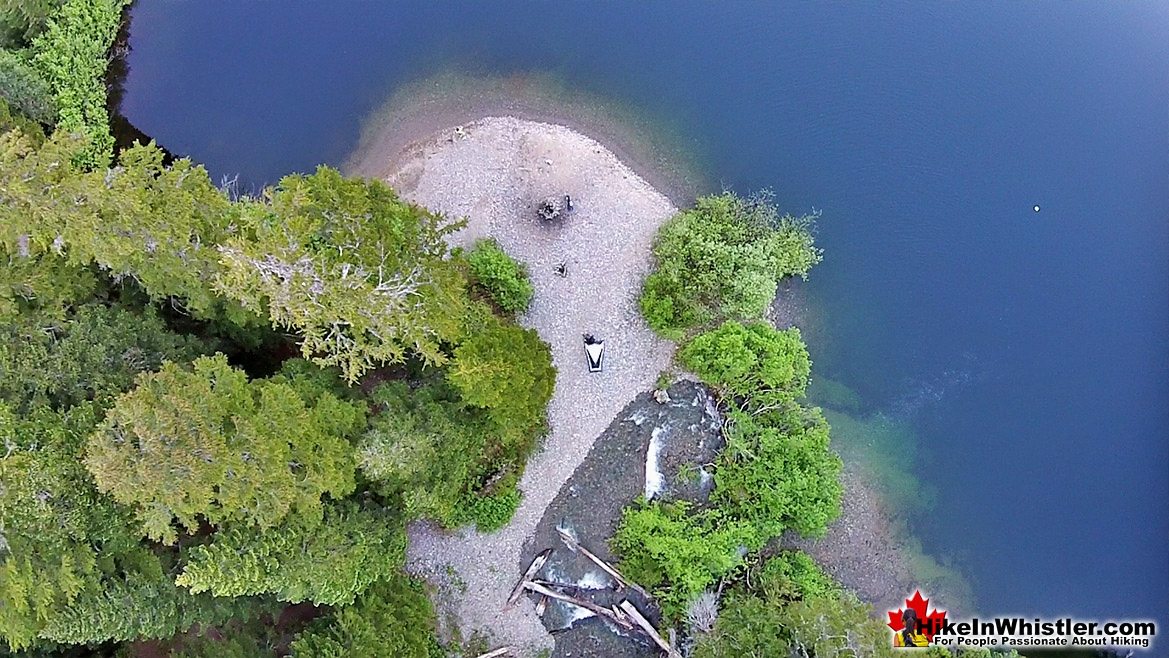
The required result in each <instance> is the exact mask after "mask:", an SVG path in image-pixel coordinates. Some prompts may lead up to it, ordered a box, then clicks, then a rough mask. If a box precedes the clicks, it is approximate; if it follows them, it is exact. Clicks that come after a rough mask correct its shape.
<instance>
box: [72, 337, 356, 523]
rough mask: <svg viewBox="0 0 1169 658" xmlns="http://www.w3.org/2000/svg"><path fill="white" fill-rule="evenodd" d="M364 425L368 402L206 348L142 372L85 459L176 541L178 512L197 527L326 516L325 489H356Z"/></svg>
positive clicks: (117, 494)
mask: <svg viewBox="0 0 1169 658" xmlns="http://www.w3.org/2000/svg"><path fill="white" fill-rule="evenodd" d="M363 426H364V409H362V408H361V407H360V406H359V405H355V404H354V403H350V402H344V401H342V400H339V399H337V398H336V397H334V396H332V395H331V394H322V395H319V396H317V398H316V400H315V403H313V404H312V405H311V406H310V405H307V404H306V403H305V401H304V399H302V398H301V396H300V395H299V393H298V392H297V390H296V389H295V388H294V387H293V386H292V385H290V384H289V383H286V382H283V381H265V380H256V381H252V382H249V381H248V379H247V375H245V374H244V373H243V371H241V370H238V369H235V368H232V367H231V366H230V365H229V364H228V363H227V359H226V358H224V357H223V356H222V355H217V356H215V357H202V358H199V359H197V360H196V361H195V363H194V368H193V370H191V371H187V370H184V369H183V368H182V367H180V366H178V365H176V364H173V363H168V364H166V365H164V366H163V368H162V369H161V370H160V371H159V372H157V373H149V374H145V375H142V376H141V377H140V378H139V380H138V387H137V388H135V389H134V390H133V391H131V392H129V393H126V394H124V395H122V396H120V397H119V398H118V399H117V400H116V401H115V403H114V406H113V407H112V408H111V409H110V411H109V412H108V414H107V415H106V418H105V420H104V421H103V422H102V424H101V425H100V427H99V428H98V430H97V431H96V432H94V434H93V435H92V436H91V437H90V439H89V441H88V444H87V450H86V457H85V464H86V467H87V468H88V469H89V471H90V472H91V473H93V476H94V478H95V480H96V481H97V485H98V487H99V488H100V489H101V490H102V491H105V492H108V493H110V494H112V495H113V497H114V498H115V499H116V500H117V501H118V502H121V503H122V504H124V505H129V506H132V507H133V508H134V509H135V510H136V511H137V513H138V517H139V519H140V520H141V521H142V524H143V531H144V533H145V534H146V536H148V537H150V538H151V539H155V540H158V541H162V542H164V543H168V544H173V543H174V542H175V540H176V538H177V532H176V529H175V527H174V525H173V524H174V523H175V522H177V523H178V524H179V525H180V526H181V527H182V528H184V529H185V530H186V531H187V532H194V531H195V530H196V529H197V528H198V526H199V523H200V520H201V519H205V520H206V521H208V522H210V523H213V524H218V523H222V522H225V521H236V522H243V523H245V524H252V525H255V526H258V527H260V528H270V527H272V526H274V525H276V524H277V523H279V522H280V521H281V520H282V519H283V518H284V517H285V516H286V515H287V514H288V513H289V512H292V511H295V512H296V513H297V514H298V515H308V516H310V517H317V518H319V516H320V507H321V496H323V495H325V494H329V495H331V496H333V497H334V498H341V497H344V496H346V495H348V494H350V493H352V491H353V489H354V486H355V483H354V479H353V477H354V465H353V457H352V448H351V447H350V445H349V443H348V442H347V440H346V437H347V436H349V435H351V434H353V433H355V432H357V431H359V430H360V429H361V428H362V427H363Z"/></svg>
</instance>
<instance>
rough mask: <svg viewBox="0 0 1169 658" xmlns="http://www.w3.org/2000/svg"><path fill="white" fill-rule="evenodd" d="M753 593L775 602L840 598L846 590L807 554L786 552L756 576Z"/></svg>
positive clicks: (766, 565)
mask: <svg viewBox="0 0 1169 658" xmlns="http://www.w3.org/2000/svg"><path fill="white" fill-rule="evenodd" d="M752 581H753V582H752V589H753V590H754V591H756V592H759V593H760V594H762V595H763V596H765V597H767V598H769V599H771V600H773V601H797V600H800V599H818V598H824V597H829V596H838V595H840V594H842V593H843V592H844V589H843V588H842V587H841V586H840V583H837V582H836V581H835V580H833V579H832V576H829V575H828V574H826V573H824V570H823V569H821V568H820V565H818V564H816V561H815V560H813V559H812V558H811V557H809V556H808V554H807V553H805V552H803V551H796V550H784V551H780V552H779V553H777V554H775V555H774V556H772V557H771V558H769V559H768V560H766V561H765V562H764V563H763V566H762V568H760V569H759V570H758V573H755V574H754V575H753V576H752Z"/></svg>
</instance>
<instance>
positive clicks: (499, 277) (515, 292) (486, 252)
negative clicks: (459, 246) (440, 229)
mask: <svg viewBox="0 0 1169 658" xmlns="http://www.w3.org/2000/svg"><path fill="white" fill-rule="evenodd" d="M467 264H468V266H469V267H470V269H471V277H472V279H473V281H474V283H475V284H476V285H477V286H479V287H480V288H481V289H482V290H483V292H485V293H487V296H488V297H490V298H491V300H492V301H493V302H495V304H496V305H497V306H498V307H499V308H500V309H502V310H503V311H504V312H506V313H509V314H513V315H514V314H516V313H523V312H524V311H526V310H527V308H528V304H529V303H531V301H532V294H533V293H534V290H533V289H532V282H531V280H530V279H529V278H528V269H527V267H525V266H524V265H523V263H520V262H518V261H516V260H515V259H514V258H512V257H511V256H508V255H507V252H505V251H504V250H503V248H502V247H500V246H499V243H498V242H496V241H495V240H494V239H487V240H480V241H479V242H476V243H475V246H474V247H473V248H472V249H471V251H470V252H469V253H468V254H467Z"/></svg>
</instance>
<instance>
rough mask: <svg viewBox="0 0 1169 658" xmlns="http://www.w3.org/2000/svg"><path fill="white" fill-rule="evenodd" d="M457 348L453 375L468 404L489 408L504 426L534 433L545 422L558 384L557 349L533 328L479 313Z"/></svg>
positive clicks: (503, 428)
mask: <svg viewBox="0 0 1169 658" xmlns="http://www.w3.org/2000/svg"><path fill="white" fill-rule="evenodd" d="M468 330H469V331H471V333H470V335H469V336H467V337H466V338H464V339H463V341H462V343H460V344H459V346H458V347H456V348H455V354H454V359H453V361H452V363H451V365H450V370H449V374H448V377H449V378H450V382H451V383H452V384H454V386H455V388H457V389H458V390H459V394H460V395H461V396H462V398H463V400H464V401H466V402H467V403H468V404H471V405H474V406H476V407H480V408H482V409H486V410H487V414H488V415H489V416H490V417H491V418H492V420H494V421H495V422H496V424H497V425H498V426H499V428H500V430H501V431H503V432H505V433H514V434H517V435H520V436H533V437H534V436H535V435H537V434H539V433H541V432H542V431H543V430H544V428H545V426H546V422H547V421H546V411H547V408H548V400H549V399H551V398H552V389H553V387H554V386H555V384H556V368H555V367H553V366H552V351H551V350H550V349H549V347H548V344H547V343H545V342H544V341H542V340H540V335H539V334H537V333H536V331H535V330H533V329H524V328H523V327H520V326H519V325H516V324H513V323H510V322H504V321H502V320H500V319H499V318H496V317H495V316H494V315H491V314H490V313H480V314H479V316H478V320H477V321H476V322H474V323H470V324H469V326H468Z"/></svg>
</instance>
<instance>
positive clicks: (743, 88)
mask: <svg viewBox="0 0 1169 658" xmlns="http://www.w3.org/2000/svg"><path fill="white" fill-rule="evenodd" d="M133 11H134V13H133V25H132V29H131V41H130V45H131V48H132V50H131V52H130V55H129V58H128V63H129V74H128V77H127V79H126V83H125V84H126V94H125V97H124V102H123V111H124V113H125V114H126V116H127V117H128V118H129V120H131V121H132V122H133V123H134V124H135V125H136V126H137V127H138V128H140V129H142V130H144V131H145V132H146V133H147V134H150V135H152V136H154V137H155V138H157V139H158V140H159V141H160V142H161V143H162V144H164V145H165V146H167V147H168V148H170V149H172V150H174V151H176V152H178V153H180V154H189V155H192V156H193V157H195V158H196V159H197V160H200V161H202V162H205V163H206V164H207V165H208V167H209V168H210V169H211V171H212V172H213V174H214V175H215V176H217V177H218V176H219V175H222V174H235V173H239V174H241V177H242V178H243V179H244V180H246V181H248V182H250V183H253V184H257V185H259V184H263V183H265V182H272V181H274V180H276V179H277V178H278V177H279V176H280V175H281V174H283V173H286V172H289V171H294V170H305V169H309V168H311V167H313V166H314V165H315V164H317V163H318V162H331V163H341V162H343V161H344V160H345V158H346V156H347V155H348V154H349V153H350V152H351V151H352V149H353V148H354V146H355V144H356V142H357V139H358V135H359V131H360V123H361V120H362V118H363V117H365V116H367V115H368V114H369V113H370V112H372V111H374V110H375V109H376V107H377V106H378V104H379V103H380V102H381V100H382V99H384V98H385V97H386V96H387V95H389V94H390V93H392V92H393V91H394V89H396V88H398V87H399V86H400V85H402V84H404V83H407V82H409V81H411V80H416V79H418V78H422V77H426V76H428V75H430V74H433V73H436V72H439V71H446V70H451V69H454V70H469V71H472V72H476V71H478V72H486V73H492V74H505V75H506V74H510V73H514V72H524V71H538V72H542V73H549V74H551V75H554V76H556V77H558V78H559V79H561V80H563V81H565V82H566V83H567V84H569V85H573V86H578V87H580V88H582V89H587V90H588V91H590V92H591V93H595V94H599V95H601V96H608V97H611V98H614V99H618V100H619V101H620V102H621V103H622V104H623V105H626V106H633V107H640V108H642V109H643V110H644V112H645V113H646V114H647V115H652V116H664V117H668V118H669V121H670V123H671V124H672V126H673V128H674V129H676V130H680V131H682V133H683V134H685V135H687V136H688V139H689V140H690V141H689V143H688V147H689V148H691V149H692V150H693V151H694V153H695V154H696V156H697V157H698V158H699V159H701V161H703V162H705V163H706V164H707V167H708V168H709V173H710V174H711V175H712V177H713V179H714V180H715V181H716V183H718V184H721V185H725V186H727V187H730V188H733V189H736V190H740V191H750V190H753V189H756V188H760V187H771V188H773V189H774V190H775V192H776V195H777V198H778V199H780V200H781V201H782V202H783V204H784V205H785V206H786V207H787V208H789V209H791V210H793V211H806V210H809V209H811V208H812V207H813V206H814V207H816V208H818V209H821V210H822V211H823V213H824V216H823V219H822V221H821V223H820V234H819V238H820V240H821V243H822V245H823V246H824V248H825V249H826V252H827V257H826V260H825V262H824V264H823V265H822V266H821V267H819V268H818V269H817V270H816V271H815V272H814V273H813V279H812V281H811V282H810V284H809V285H808V286H807V287H806V291H807V294H808V295H809V304H810V306H811V307H812V308H813V309H814V312H815V314H816V316H817V330H816V331H815V332H812V333H811V336H812V344H811V348H812V350H813V353H814V357H815V359H816V361H817V364H816V368H817V372H818V373H820V374H821V375H823V376H828V377H831V378H833V379H834V380H837V381H839V382H842V383H844V384H846V385H847V386H849V387H851V388H852V389H854V390H855V391H856V392H857V393H858V395H859V397H860V400H861V408H862V409H863V411H862V412H860V413H861V414H862V415H864V414H867V413H872V412H878V411H879V412H880V413H883V414H885V415H886V416H889V417H892V418H896V419H898V420H899V421H900V422H904V423H906V424H907V425H908V426H910V427H911V428H912V430H913V432H912V433H908V435H909V436H915V437H916V438H915V439H906V440H913V441H915V442H916V444H917V445H916V446H915V449H914V450H910V449H909V447H908V446H904V445H890V446H882V447H881V450H882V451H884V452H885V453H886V456H887V457H888V458H889V460H890V461H892V462H895V463H897V464H898V465H902V466H904V467H905V468H907V469H908V470H911V471H913V472H916V473H917V474H918V475H919V477H920V479H921V480H922V482H923V484H925V485H926V486H927V488H928V489H929V490H931V491H932V492H933V493H934V496H933V497H934V501H933V504H932V507H929V508H928V511H926V512H923V511H918V512H916V513H915V514H914V516H913V519H912V529H913V530H914V532H915V533H916V534H918V535H919V536H921V537H922V539H923V542H924V545H925V548H926V550H927V551H928V552H931V553H933V554H936V555H943V556H950V557H953V558H955V559H957V560H959V563H960V564H961V565H962V567H963V568H964V569H965V570H966V571H967V573H968V574H969V576H970V577H971V580H972V582H973V584H974V587H975V590H976V593H977V596H978V601H979V604H980V605H979V607H980V608H981V609H983V610H985V611H987V612H1021V613H1025V614H1028V615H1031V614H1045V615H1056V614H1061V615H1062V614H1081V615H1091V616H1106V617H1116V616H1121V615H1136V616H1143V617H1159V618H1161V619H1162V621H1169V619H1166V617H1165V616H1164V615H1165V612H1166V611H1167V610H1169V504H1167V502H1169V404H1167V401H1169V111H1167V110H1166V108H1169V7H1167V6H1166V5H1164V4H1163V3H1153V2H1147V3H1142V2H1132V3H1092V2H1086V1H1073V2H1031V3H1013V2H986V3H947V4H939V3H926V2H919V3H910V2H890V3H880V4H879V5H878V4H876V3H873V4H872V5H871V6H868V5H862V4H860V3H831V4H830V3H798V4H797V3H741V4H732V5H725V4H714V3H709V4H707V3H695V2H677V3H625V4H612V3H604V4H592V3H583V2H581V3H542V2H535V3H534V2H518V1H516V2H513V1H497V2H493V3H474V4H470V3H462V4H454V3H449V2H397V3H393V4H386V5H381V4H375V3H365V2H340V3H328V4H326V3H296V4H293V5H290V6H285V5H278V4H276V3H227V2H220V1H215V2H204V3H139V4H138V5H136V6H135V8H134V10H133ZM1036 204H1039V205H1040V206H1041V212H1038V213H1036V212H1034V210H1033V206H1034V205H1036ZM888 453H892V454H888Z"/></svg>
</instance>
